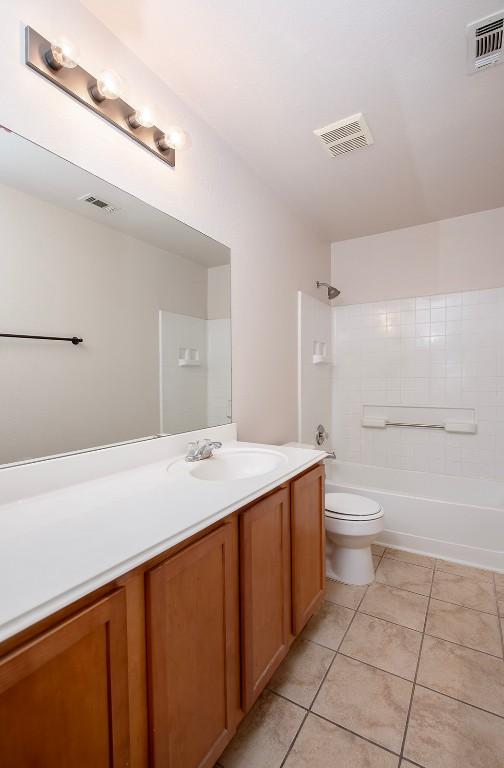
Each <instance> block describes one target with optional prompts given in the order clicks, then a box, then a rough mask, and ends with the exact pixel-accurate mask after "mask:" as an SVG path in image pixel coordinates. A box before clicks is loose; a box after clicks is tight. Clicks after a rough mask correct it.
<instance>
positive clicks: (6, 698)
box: [0, 590, 130, 768]
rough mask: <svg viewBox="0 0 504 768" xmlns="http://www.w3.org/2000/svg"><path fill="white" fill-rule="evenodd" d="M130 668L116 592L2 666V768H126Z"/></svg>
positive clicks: (120, 600) (122, 605)
mask: <svg viewBox="0 0 504 768" xmlns="http://www.w3.org/2000/svg"><path fill="white" fill-rule="evenodd" d="M127 676H128V665H127V650H126V607H125V599H124V593H123V591H122V590H117V591H115V592H113V593H112V594H110V595H108V596H107V597H105V598H104V599H102V600H99V601H98V602H96V603H94V604H92V605H91V606H90V607H88V608H86V609H85V610H83V611H80V612H79V613H77V614H75V615H73V616H72V617H71V618H69V619H67V620H65V621H63V622H61V623H59V624H57V625H56V626H54V627H53V628H52V629H50V630H49V631H47V632H44V633H43V634H41V635H39V636H38V637H37V638H36V639H34V640H32V641H31V642H28V643H26V644H24V645H21V646H20V647H19V648H18V649H16V650H15V651H13V652H12V653H9V654H8V655H7V656H4V657H3V658H2V659H1V660H0V765H1V766H2V768H28V766H33V767H34V768H69V766H72V768H89V766H93V768H111V767H112V768H126V766H129V765H130V759H129V726H128V677H127Z"/></svg>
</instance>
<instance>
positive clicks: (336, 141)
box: [313, 112, 374, 157]
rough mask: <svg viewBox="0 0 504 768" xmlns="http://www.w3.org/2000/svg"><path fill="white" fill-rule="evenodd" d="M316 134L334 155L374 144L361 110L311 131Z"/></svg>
mask: <svg viewBox="0 0 504 768" xmlns="http://www.w3.org/2000/svg"><path fill="white" fill-rule="evenodd" d="M313 133H314V134H315V136H318V137H319V138H320V140H321V142H322V144H323V145H324V147H325V148H326V149H327V151H328V152H329V154H330V155H332V156H333V157H336V156H337V155H343V154H345V153H346V152H352V151H353V150H354V149H361V148H362V147H369V145H370V144H374V139H373V137H372V135H371V131H370V130H369V127H368V124H367V123H366V120H365V118H364V115H363V114H362V112H359V113H358V114H357V115H351V116H350V117H345V118H344V120H339V121H338V122H337V123H332V125H326V127H325V128H318V129H317V130H316V131H313Z"/></svg>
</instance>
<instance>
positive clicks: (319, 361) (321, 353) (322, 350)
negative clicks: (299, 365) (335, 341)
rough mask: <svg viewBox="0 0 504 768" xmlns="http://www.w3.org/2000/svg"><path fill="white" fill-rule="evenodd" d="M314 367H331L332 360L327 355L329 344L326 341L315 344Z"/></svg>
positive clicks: (315, 342)
mask: <svg viewBox="0 0 504 768" xmlns="http://www.w3.org/2000/svg"><path fill="white" fill-rule="evenodd" d="M312 360H313V365H329V364H330V362H331V360H330V358H329V357H328V355H327V344H326V342H325V341H314V342H313V358H312Z"/></svg>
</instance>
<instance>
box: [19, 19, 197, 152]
mask: <svg viewBox="0 0 504 768" xmlns="http://www.w3.org/2000/svg"><path fill="white" fill-rule="evenodd" d="M25 46H26V47H25V54H26V64H27V66H28V67H30V69H33V70H34V71H35V72H37V73H38V74H39V75H41V76H42V77H44V78H45V79H46V80H49V81H50V82H51V83H53V85H56V86H57V87H58V88H61V90H63V91H65V93H67V94H68V95H69V96H72V97H73V98H74V99H76V100H77V101H79V102H80V103H81V104H83V105H84V106H85V107H88V109H91V110H92V111H93V112H94V113H95V114H96V115H100V117H103V118H104V119H105V120H107V121H108V122H109V123H111V124H112V125H114V126H115V127H116V128H118V129H119V130H120V131H122V133H125V134H126V135H127V136H129V137H130V138H131V139H133V140H134V141H136V142H137V144H140V145H141V146H142V147H144V148H145V149H147V150H148V151H149V152H151V153H152V154H153V155H156V157H158V158H159V159H160V160H163V162H165V163H167V164H168V165H171V166H172V167H173V166H174V165H175V150H177V149H182V148H183V147H184V146H185V145H186V144H187V134H186V133H185V132H184V131H183V130H182V128H179V127H178V126H171V127H170V128H168V129H167V130H165V131H163V130H161V129H160V128H158V127H157V125H156V122H157V120H156V116H155V113H154V110H153V109H152V108H151V107H148V106H147V105H145V106H142V107H138V108H137V107H134V106H131V104H128V103H127V102H126V101H124V99H123V90H124V84H123V81H122V78H121V77H120V76H119V75H118V74H117V72H114V70H112V69H106V70H103V71H102V72H100V74H99V75H98V77H96V75H92V74H91V73H89V72H86V70H85V69H83V68H82V67H81V66H79V63H78V61H79V51H78V48H77V46H76V45H75V44H74V43H73V42H72V41H71V40H69V39H67V38H64V37H61V38H57V39H55V40H54V41H53V42H52V43H51V42H50V41H49V40H47V39H46V38H45V37H43V36H42V35H40V34H39V33H38V32H36V31H35V30H34V29H32V28H31V27H26V30H25Z"/></svg>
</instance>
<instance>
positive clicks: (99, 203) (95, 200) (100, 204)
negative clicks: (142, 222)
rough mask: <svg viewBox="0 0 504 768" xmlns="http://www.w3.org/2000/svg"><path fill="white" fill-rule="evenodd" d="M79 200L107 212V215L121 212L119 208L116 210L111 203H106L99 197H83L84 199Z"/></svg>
mask: <svg viewBox="0 0 504 768" xmlns="http://www.w3.org/2000/svg"><path fill="white" fill-rule="evenodd" d="M78 199H79V200H81V201H82V202H84V203H89V204H90V205H94V206H95V207H96V208H100V209H101V210H102V211H105V213H116V212H117V211H118V210H119V208H115V207H114V206H113V205H111V204H110V203H106V202H105V200H100V198H99V197H94V195H82V197H79V198H78Z"/></svg>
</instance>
